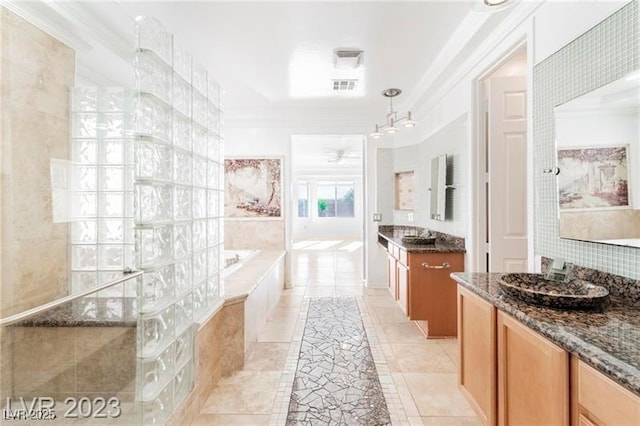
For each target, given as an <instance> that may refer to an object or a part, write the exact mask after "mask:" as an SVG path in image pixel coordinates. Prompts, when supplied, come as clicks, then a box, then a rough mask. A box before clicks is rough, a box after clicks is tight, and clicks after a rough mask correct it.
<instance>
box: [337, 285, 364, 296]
mask: <svg viewBox="0 0 640 426" xmlns="http://www.w3.org/2000/svg"><path fill="white" fill-rule="evenodd" d="M336 296H362V287H336Z"/></svg>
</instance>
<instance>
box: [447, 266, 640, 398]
mask: <svg viewBox="0 0 640 426" xmlns="http://www.w3.org/2000/svg"><path fill="white" fill-rule="evenodd" d="M500 275H501V274H485V273H453V274H451V277H452V278H453V279H455V280H456V281H457V282H458V283H460V285H462V286H463V287H465V288H467V289H468V290H470V291H472V292H473V293H475V294H477V295H479V296H480V297H482V298H483V299H485V300H487V301H488V302H489V303H491V304H493V305H494V306H495V307H497V308H498V309H499V310H501V311H504V312H506V313H508V314H510V315H512V316H513V317H515V318H516V319H518V320H519V321H521V322H522V323H523V324H525V325H527V326H528V327H529V328H531V329H532V330H535V331H537V332H538V333H540V334H542V335H543V336H545V337H546V338H548V339H549V340H551V341H553V342H554V343H555V344H557V345H558V346H560V347H562V348H563V349H565V350H566V351H568V352H570V353H571V354H573V355H575V356H577V357H578V358H579V359H581V360H582V361H584V362H585V363H587V364H589V365H591V366H592V367H594V368H595V369H597V370H598V371H600V372H601V373H603V374H605V375H606V376H608V377H610V378H611V379H612V380H614V381H616V382H617V383H620V384H621V385H622V386H624V387H626V388H627V389H629V390H631V391H632V392H634V393H635V394H637V395H640V306H638V305H637V304H634V303H632V302H630V301H629V300H628V299H623V298H620V297H619V296H615V295H613V294H612V296H611V300H610V303H609V304H608V305H607V306H606V307H605V308H604V309H603V310H602V311H593V312H587V311H561V310H556V309H552V308H544V307H539V306H533V305H528V304H525V303H522V302H519V301H517V300H515V299H511V298H509V297H508V296H505V295H504V294H503V293H502V292H501V290H500V289H499V287H498V283H497V281H496V278H497V277H499V276H500Z"/></svg>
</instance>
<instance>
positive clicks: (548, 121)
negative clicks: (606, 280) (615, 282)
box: [533, 0, 640, 279]
mask: <svg viewBox="0 0 640 426" xmlns="http://www.w3.org/2000/svg"><path fill="white" fill-rule="evenodd" d="M639 32H640V2H639V1H638V0H634V1H632V2H630V3H629V4H627V5H626V6H625V7H623V8H622V9H620V10H619V11H617V12H616V13H614V14H613V15H611V16H610V17H608V18H607V19H605V20H604V21H603V22H601V23H600V24H598V25H596V26H595V27H593V28H592V29H591V30H589V31H588V32H586V33H585V34H583V35H582V36H580V37H578V38H577V39H575V40H574V41H573V42H571V43H569V44H568V45H567V46H565V47H564V48H562V49H561V50H559V51H558V52H556V53H555V54H554V55H552V56H550V57H549V58H547V59H546V60H545V61H543V62H541V63H540V64H538V65H537V66H536V67H535V68H534V71H533V117H534V122H533V137H534V145H535V147H534V150H535V151H534V166H533V170H534V180H535V181H534V185H535V215H534V216H535V223H534V226H535V252H536V254H539V255H543V256H548V257H552V258H555V257H562V258H564V259H565V260H567V261H569V262H574V263H577V264H580V265H583V266H586V267H589V268H593V269H598V270H602V271H606V272H609V273H612V274H617V275H622V276H626V277H630V278H634V279H640V249H638V248H631V247H619V246H613V245H606V244H597V243H590V242H584V241H574V240H567V239H561V238H560V237H559V233H558V193H557V184H556V179H555V177H554V176H553V175H552V174H544V173H542V170H543V169H545V168H549V167H553V166H555V165H556V145H555V131H554V127H555V125H554V115H553V112H554V111H553V109H554V107H555V106H557V105H560V104H562V103H564V102H567V101H569V100H571V99H574V98H576V97H578V96H580V95H582V94H584V93H587V92H590V91H592V90H594V89H596V88H598V87H601V86H603V85H605V84H607V83H609V82H611V81H614V80H617V79H619V78H620V77H622V76H624V75H626V74H628V73H629V72H631V71H633V70H637V69H639V68H640V38H639V37H638V33H639Z"/></svg>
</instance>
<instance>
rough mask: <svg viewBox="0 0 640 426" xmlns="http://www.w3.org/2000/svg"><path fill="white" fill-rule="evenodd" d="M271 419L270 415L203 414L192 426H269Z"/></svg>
mask: <svg viewBox="0 0 640 426" xmlns="http://www.w3.org/2000/svg"><path fill="white" fill-rule="evenodd" d="M269 417H270V415H269V414H262V415H246V414H201V415H199V416H198V417H197V418H196V419H195V420H194V421H193V423H191V426H216V425H220V426H223V425H224V426H226V425H244V426H264V425H268V424H269Z"/></svg>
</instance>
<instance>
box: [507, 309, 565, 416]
mask: <svg viewBox="0 0 640 426" xmlns="http://www.w3.org/2000/svg"><path fill="white" fill-rule="evenodd" d="M498 421H499V424H500V425H501V426H515V425H554V426H564V425H569V355H568V354H567V352H565V351H564V350H563V349H562V348H559V347H558V346H556V345H555V344H553V343H551V342H550V341H548V340H547V339H545V338H544V337H542V336H540V335H539V334H537V333H536V332H534V331H532V330H531V329H529V328H527V327H526V326H524V325H522V324H521V323H520V322H518V321H517V320H515V319H513V318H512V317H510V316H508V315H507V314H505V313H503V312H498Z"/></svg>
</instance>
